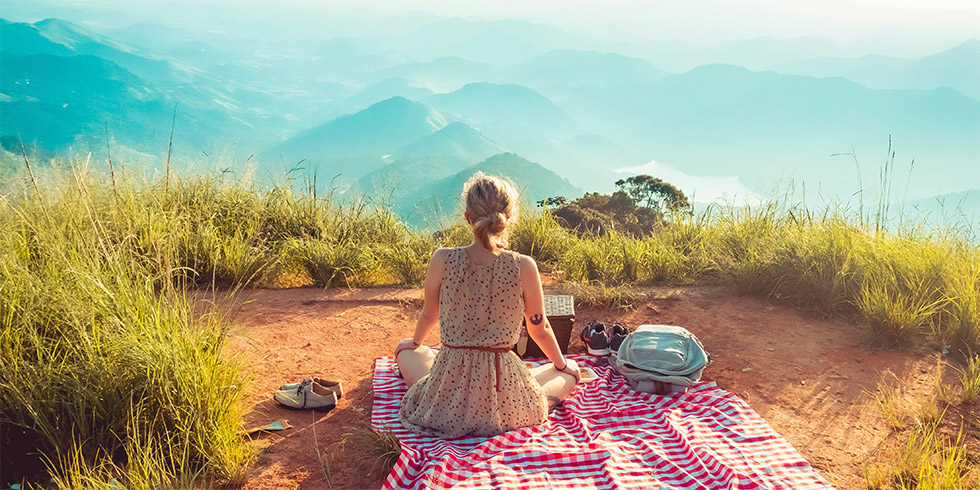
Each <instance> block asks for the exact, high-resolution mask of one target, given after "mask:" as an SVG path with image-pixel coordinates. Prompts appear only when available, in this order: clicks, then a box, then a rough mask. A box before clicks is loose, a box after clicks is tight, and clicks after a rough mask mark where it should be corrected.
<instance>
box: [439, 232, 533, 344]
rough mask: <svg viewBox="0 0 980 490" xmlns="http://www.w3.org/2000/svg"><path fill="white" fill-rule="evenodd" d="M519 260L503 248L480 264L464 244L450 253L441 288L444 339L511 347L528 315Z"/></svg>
mask: <svg viewBox="0 0 980 490" xmlns="http://www.w3.org/2000/svg"><path fill="white" fill-rule="evenodd" d="M520 259H521V256H520V254H517V253H515V252H511V251H508V250H502V251H500V253H499V254H497V257H496V259H494V260H493V262H492V263H489V264H477V263H476V262H474V261H473V260H471V258H470V256H469V254H468V253H467V251H466V249H465V248H454V249H451V250H450V251H449V255H448V257H447V258H446V268H445V272H444V274H443V279H442V288H441V289H440V291H439V332H440V337H441V340H442V342H443V343H445V344H448V345H455V346H484V347H498V346H502V347H506V346H512V345H514V344H515V343H516V342H517V338H518V336H519V334H520V326H521V319H522V318H523V315H524V300H523V296H522V293H521V275H520V272H521V270H520Z"/></svg>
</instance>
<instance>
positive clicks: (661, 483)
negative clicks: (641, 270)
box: [371, 356, 830, 489]
mask: <svg viewBox="0 0 980 490" xmlns="http://www.w3.org/2000/svg"><path fill="white" fill-rule="evenodd" d="M569 357H571V358H573V359H575V360H576V361H578V362H579V364H580V365H581V366H589V367H592V368H593V369H594V370H595V372H596V374H597V375H598V378H599V379H597V380H595V381H592V382H591V383H588V384H581V385H579V386H578V387H576V389H575V391H573V392H572V394H571V396H569V398H568V399H567V400H566V401H565V403H564V404H563V405H562V406H560V407H559V408H558V409H556V410H554V411H553V412H552V413H551V415H550V416H549V417H548V420H547V421H546V422H545V423H544V424H542V425H537V426H532V427H525V428H522V429H518V430H515V431H511V432H507V433H505V434H502V435H499V436H496V437H490V438H486V437H474V438H463V439H452V440H441V439H438V438H434V437H426V436H419V435H417V434H414V433H412V432H410V431H408V430H407V429H405V428H404V427H402V425H401V424H400V423H399V422H398V407H399V403H400V400H401V398H402V395H403V394H404V393H405V390H406V389H407V387H406V385H405V382H404V381H403V380H402V379H401V378H399V377H398V376H397V374H396V371H395V370H396V369H397V368H396V366H395V362H394V360H393V359H392V358H390V357H382V358H379V359H377V360H376V361H375V366H374V380H373V381H374V412H373V414H372V419H371V422H372V425H373V426H374V427H375V428H376V429H388V430H391V431H392V432H393V433H394V435H395V436H396V437H397V438H398V440H399V441H400V442H401V448H402V452H401V456H400V457H399V458H398V462H397V463H396V464H395V467H394V469H393V470H392V471H391V474H389V475H388V478H387V480H385V484H384V488H450V487H452V488H489V487H493V488H499V487H511V488H576V489H578V488H591V487H595V488H644V489H646V488H691V489H693V488H698V489H701V488H739V489H742V488H747V489H748V488H785V489H790V488H792V489H806V488H830V485H829V484H828V483H827V482H826V481H825V480H824V479H823V478H822V477H821V476H820V475H819V474H817V472H816V471H815V470H814V469H813V468H812V467H811V466H810V465H809V463H807V462H806V460H804V459H803V457H802V456H800V454H799V453H798V452H797V451H796V450H795V449H793V447H792V446H791V445H790V444H789V443H788V442H787V441H786V440H785V439H783V438H782V437H780V435H779V434H777V433H776V431H774V430H773V429H772V427H770V426H769V424H767V423H766V422H765V421H764V420H762V418H761V417H759V415H758V414H757V413H755V411H753V410H752V409H751V408H749V406H748V404H746V403H745V402H744V401H742V400H741V399H739V398H738V397H736V396H735V395H733V394H731V393H728V392H726V391H724V390H722V389H720V388H718V386H717V385H715V383H701V384H698V385H696V386H694V387H693V388H692V389H691V390H690V391H689V392H687V393H683V394H672V395H668V396H660V395H653V394H648V393H639V392H636V391H633V390H632V389H630V388H629V386H628V385H627V383H626V381H625V378H624V377H623V376H621V375H619V374H617V373H615V372H613V371H612V369H611V368H610V367H609V366H608V365H603V366H599V365H597V364H598V363H599V362H600V361H599V360H598V359H597V358H594V357H590V356H569Z"/></svg>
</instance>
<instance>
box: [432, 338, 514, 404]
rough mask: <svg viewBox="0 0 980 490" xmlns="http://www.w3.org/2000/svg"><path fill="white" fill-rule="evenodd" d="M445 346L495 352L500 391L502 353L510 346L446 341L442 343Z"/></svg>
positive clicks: (508, 349)
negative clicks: (488, 345) (462, 343)
mask: <svg viewBox="0 0 980 490" xmlns="http://www.w3.org/2000/svg"><path fill="white" fill-rule="evenodd" d="M442 345H443V347H449V348H450V349H466V350H478V351H482V352H493V354H494V356H493V360H494V368H495V369H496V375H497V392H498V393H499V392H500V373H501V368H500V356H501V354H506V353H508V352H510V350H511V348H510V347H487V346H484V345H449V344H447V343H445V342H443V343H442Z"/></svg>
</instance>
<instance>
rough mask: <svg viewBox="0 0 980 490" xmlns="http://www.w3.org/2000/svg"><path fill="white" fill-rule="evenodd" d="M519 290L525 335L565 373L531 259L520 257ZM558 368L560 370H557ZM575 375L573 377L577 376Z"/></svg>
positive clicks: (562, 356) (559, 349)
mask: <svg viewBox="0 0 980 490" xmlns="http://www.w3.org/2000/svg"><path fill="white" fill-rule="evenodd" d="M521 290H522V293H523V294H524V318H525V320H526V321H527V333H528V335H530V336H531V338H532V339H534V342H535V343H537V344H538V347H540V348H541V352H543V353H544V355H546V356H548V360H550V361H551V362H552V364H554V365H555V369H557V370H559V371H565V370H566V369H568V368H569V367H570V366H569V364H568V361H567V360H566V359H565V356H564V355H562V353H561V348H560V347H558V340H557V339H555V332H554V330H552V329H551V323H549V322H548V318H547V317H546V316H545V314H544V291H543V290H542V289H541V276H539V275H538V265H537V264H535V263H534V259H532V258H531V257H528V256H525V255H522V256H521ZM559 367H560V368H561V369H559ZM575 371H576V373H575V374H573V376H577V375H578V372H577V368H576V369H575Z"/></svg>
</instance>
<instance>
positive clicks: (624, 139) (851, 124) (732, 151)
mask: <svg viewBox="0 0 980 490" xmlns="http://www.w3.org/2000/svg"><path fill="white" fill-rule="evenodd" d="M407 18H411V19H413V20H412V22H413V23H412V24H406V25H404V26H402V27H400V28H397V29H395V28H388V29H387V32H386V31H385V30H384V29H378V30H377V31H376V32H374V33H370V34H359V33H357V32H355V31H354V30H353V29H346V30H345V28H344V26H343V23H342V22H340V21H330V22H331V23H330V25H331V26H332V30H331V31H330V32H329V33H328V32H324V30H323V29H322V28H320V29H319V30H318V29H317V28H316V26H315V25H314V24H315V23H308V24H302V25H296V26H293V30H294V31H295V34H296V36H297V39H299V38H302V39H304V40H307V41H308V42H306V43H305V44H304V43H298V42H291V41H289V40H287V39H285V38H282V37H276V36H263V35H262V34H261V33H260V32H257V31H252V32H246V33H241V34H237V35H236V36H237V37H236V36H232V35H230V34H228V33H220V32H210V31H208V32H205V31H200V32H199V31H196V30H194V29H191V28H188V27H185V26H180V27H174V26H164V25H159V24H153V23H142V24H140V25H135V26H129V27H127V28H115V29H103V30H101V31H100V32H95V30H94V29H93V28H89V27H83V26H80V25H78V24H75V23H71V22H67V21H64V20H59V19H46V20H42V21H38V22H33V23H28V22H11V21H8V20H2V21H0V113H2V119H0V143H2V144H3V146H5V147H6V148H8V149H11V150H14V149H15V148H13V147H14V146H16V145H15V142H16V141H17V140H18V139H23V140H24V141H25V142H27V143H35V144H36V145H37V146H38V148H39V149H43V150H45V151H50V152H55V153H57V152H65V151H67V150H68V149H69V148H71V149H72V150H73V151H85V150H86V149H92V148H95V149H100V150H104V148H105V143H106V140H105V138H106V126H108V130H109V141H110V143H111V145H114V146H115V145H118V146H120V147H125V148H130V149H133V150H135V151H137V152H144V153H148V154H154V155H165V154H166V151H167V142H168V140H169V136H170V127H171V123H172V122H174V126H175V134H174V139H175V145H174V146H175V152H176V153H175V158H181V159H183V161H185V162H195V161H196V160H199V159H200V158H201V156H202V155H215V154H220V155H227V157H226V158H227V159H229V160H231V161H233V162H245V161H246V160H247V161H249V162H250V163H252V164H257V165H259V167H260V169H259V170H260V172H259V173H258V174H259V175H262V176H266V177H268V178H273V179H274V178H276V176H277V175H279V176H281V175H282V172H289V171H291V170H293V169H296V168H303V169H306V170H307V171H315V172H318V173H320V174H322V175H325V176H329V177H334V176H337V177H336V179H334V180H330V184H324V185H336V186H337V187H338V189H340V190H341V191H343V192H346V191H350V192H356V193H365V194H369V195H382V196H387V197H386V198H388V199H390V200H391V201H392V203H393V205H395V206H396V208H397V209H398V210H399V212H402V213H405V214H407V215H411V216H413V218H411V219H412V220H414V222H415V223H416V224H422V223H425V222H428V221H429V220H432V219H437V217H438V216H440V214H441V213H444V212H445V211H446V210H447V209H450V208H452V206H453V202H454V201H453V199H455V197H456V196H457V195H458V191H459V189H456V190H452V188H451V187H452V186H453V185H457V184H459V185H461V183H462V181H465V178H468V176H467V175H466V174H467V173H469V175H471V174H472V172H474V171H476V170H477V169H484V168H486V169H490V171H499V172H509V174H508V175H511V176H512V177H513V178H514V179H515V181H518V182H525V183H528V186H527V192H528V195H527V196H526V198H527V199H528V200H529V201H533V200H537V199H539V198H543V197H550V196H551V195H566V197H575V196H574V193H576V192H577V193H581V192H582V190H583V189H584V190H588V191H609V190H612V189H613V182H614V181H615V180H616V179H618V178H620V177H621V175H620V174H618V173H616V171H617V170H619V169H623V168H636V167H639V166H642V165H644V164H647V163H649V162H651V161H653V160H655V161H657V162H661V163H663V164H664V165H669V166H670V167H673V168H675V169H677V170H678V171H682V172H684V173H685V174H687V175H690V176H694V177H697V176H704V177H711V176H737V183H738V185H739V186H740V187H742V188H746V187H747V188H749V189H751V190H752V191H753V192H755V193H757V194H760V195H763V194H765V193H766V191H767V190H768V189H769V188H770V187H771V186H772V185H773V184H774V183H778V182H780V181H786V180H794V181H803V182H805V183H806V185H807V187H808V188H809V189H814V191H813V193H814V194H819V195H821V196H824V197H825V196H833V195H837V196H841V195H844V196H846V195H851V194H853V193H854V192H857V191H863V190H864V189H862V188H861V186H862V185H864V184H861V183H862V182H864V183H868V182H875V181H876V179H877V177H878V174H879V171H880V168H881V166H882V163H881V162H883V161H885V160H886V158H887V157H888V155H887V152H888V151H889V148H891V150H892V151H894V152H895V155H896V156H895V158H896V159H897V161H900V162H903V164H906V163H907V162H910V161H911V160H913V159H914V160H915V162H916V163H915V168H916V185H915V186H913V187H912V188H911V189H910V191H909V196H908V197H909V199H910V200H917V199H927V200H928V199H929V198H930V197H929V196H933V195H937V194H947V193H951V192H952V193H955V192H963V191H966V190H967V189H973V188H980V176H978V175H980V172H978V171H977V169H978V168H980V138H978V137H977V135H978V134H980V102H978V100H977V97H978V96H980V94H978V90H980V66H978V63H976V60H977V59H978V56H980V41H977V40H969V41H967V42H964V43H962V44H960V45H958V46H955V47H953V48H951V49H948V50H946V51H943V52H940V53H936V54H934V55H931V56H926V57H923V58H920V59H900V58H890V57H883V56H876V55H871V56H864V57H858V58H843V57H841V54H842V53H844V51H843V50H842V49H841V46H839V45H838V44H837V43H836V42H835V41H833V40H831V39H829V38H821V37H806V38H796V39H780V38H766V37H761V38H753V39H749V40H744V41H740V42H733V43H728V44H726V45H725V46H723V47H718V48H717V49H714V50H713V51H712V50H705V49H706V48H693V47H692V48H690V50H689V51H690V52H691V53H692V56H691V57H690V59H689V60H688V61H689V62H695V61H696V60H704V61H722V62H727V63H713V64H701V65H699V66H695V67H693V68H690V69H684V70H680V71H681V72H679V73H671V72H669V71H667V70H664V69H662V67H659V66H658V63H657V61H658V60H662V59H664V58H662V57H659V56H658V54H657V52H656V50H654V49H649V47H647V48H643V47H641V46H637V45H629V44H622V43H620V44H616V43H610V42H605V41H601V40H596V39H592V38H589V37H587V36H583V35H581V34H578V33H571V32H568V31H565V30H562V29H558V28H555V27H552V26H549V25H546V24H541V23H534V22H527V21H516V20H504V21H474V20H467V19H460V18H453V19H431V18H428V17H426V16H414V17H412V16H409V17H407ZM386 25H389V27H390V26H392V25H396V23H391V24H386ZM317 36H319V37H317ZM698 49H701V51H698ZM733 63H734V64H733ZM739 65H741V66H739ZM672 66H679V65H677V64H676V63H675V64H673V65H672ZM746 66H748V67H750V68H751V69H750V68H746ZM672 69H673V68H672ZM65 74H70V76H65ZM175 106H176V120H175V121H173V118H174V112H175ZM17 151H19V148H17ZM852 153H853V154H855V155H856V156H857V163H855V162H854V160H855V159H854V158H852V157H851V156H849V155H843V156H842V155H841V154H852ZM100 154H101V153H100ZM832 155H837V156H832ZM254 156H257V158H255V157H254ZM223 158H225V157H223ZM255 162H257V163H255ZM481 165H482V167H481ZM522 165H523V166H524V167H526V171H523V172H519V171H518V170H517V169H518V168H520V167H521V166H522ZM229 166H231V165H230V164H229ZM858 175H860V177H858ZM951 176H958V177H957V178H951ZM263 178H265V177H263ZM461 179H462V180H461ZM526 179H537V180H538V181H537V182H535V183H534V184H533V185H531V184H530V181H529V180H526ZM566 179H567V180H566ZM319 181H320V182H326V181H328V179H322V180H319ZM864 187H868V186H867V185H864ZM423 198H424V199H423Z"/></svg>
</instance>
